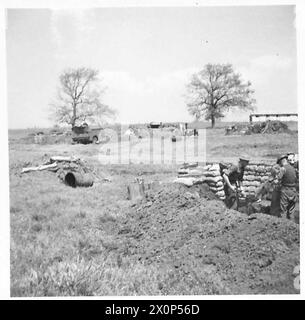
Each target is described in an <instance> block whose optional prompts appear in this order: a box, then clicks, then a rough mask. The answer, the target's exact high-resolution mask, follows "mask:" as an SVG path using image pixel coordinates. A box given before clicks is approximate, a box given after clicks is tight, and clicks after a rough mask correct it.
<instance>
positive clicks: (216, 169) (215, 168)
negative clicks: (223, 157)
mask: <svg viewBox="0 0 305 320" xmlns="http://www.w3.org/2000/svg"><path fill="white" fill-rule="evenodd" d="M209 171H218V172H220V167H219V164H218V163H214V164H213V165H212V166H211V167H210V168H209Z"/></svg>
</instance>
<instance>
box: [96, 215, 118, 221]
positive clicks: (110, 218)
mask: <svg viewBox="0 0 305 320" xmlns="http://www.w3.org/2000/svg"><path fill="white" fill-rule="evenodd" d="M98 221H99V223H106V222H116V218H115V217H114V216H113V215H111V214H109V213H104V214H103V215H100V216H99V217H98Z"/></svg>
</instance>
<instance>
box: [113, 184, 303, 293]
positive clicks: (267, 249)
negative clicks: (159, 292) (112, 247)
mask: <svg viewBox="0 0 305 320" xmlns="http://www.w3.org/2000/svg"><path fill="white" fill-rule="evenodd" d="M132 209H133V210H132V211H131V212H130V214H129V215H128V217H127V218H126V220H124V221H122V223H121V225H120V228H119V231H118V234H117V237H118V238H117V240H118V242H120V243H123V244H124V250H123V251H122V252H124V254H125V255H128V256H129V257H130V256H132V257H134V258H135V259H136V260H138V261H142V262H143V263H144V264H149V265H151V264H157V265H158V267H159V268H167V269H168V268H171V269H172V270H173V271H174V274H175V277H176V280H177V283H179V282H180V283H181V281H182V282H183V281H188V283H190V282H192V283H196V284H197V286H198V284H199V286H200V288H202V290H201V291H200V292H198V294H255V293H261V294H262V293H264V294H265V293H268V294H270V293H286V294H288V293H297V292H296V289H295V288H294V286H293V279H294V276H293V269H294V268H295V266H296V265H298V264H299V228H298V225H297V224H295V223H293V222H291V221H288V220H285V219H279V218H277V217H272V216H269V215H265V214H253V215H251V216H247V215H245V214H242V213H240V212H237V211H234V210H229V209H227V208H226V207H225V205H224V204H223V202H222V201H220V200H216V199H215V196H214V194H213V193H211V192H209V191H208V189H207V188H205V187H204V186H203V187H202V186H201V187H200V186H196V187H194V188H193V187H192V188H187V187H185V186H183V185H179V184H167V185H163V186H162V188H160V190H157V191H154V192H151V193H150V194H148V195H147V199H146V200H145V201H144V200H143V201H141V202H139V203H138V204H136V205H135V206H134V207H133V208H132ZM173 286H175V285H174V284H173ZM165 294H167V293H166V292H165Z"/></svg>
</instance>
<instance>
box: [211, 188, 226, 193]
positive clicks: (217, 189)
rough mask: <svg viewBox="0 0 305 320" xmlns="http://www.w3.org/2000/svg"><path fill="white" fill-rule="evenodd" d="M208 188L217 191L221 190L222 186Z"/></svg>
mask: <svg viewBox="0 0 305 320" xmlns="http://www.w3.org/2000/svg"><path fill="white" fill-rule="evenodd" d="M210 189H211V190H212V191H213V192H219V191H222V190H223V187H218V188H215V187H210Z"/></svg>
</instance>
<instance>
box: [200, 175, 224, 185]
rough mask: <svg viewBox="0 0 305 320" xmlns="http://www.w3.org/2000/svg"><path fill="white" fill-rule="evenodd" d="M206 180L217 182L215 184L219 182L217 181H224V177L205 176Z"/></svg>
mask: <svg viewBox="0 0 305 320" xmlns="http://www.w3.org/2000/svg"><path fill="white" fill-rule="evenodd" d="M204 181H206V182H207V183H215V184H217V182H219V181H222V177H221V176H216V177H205V179H204Z"/></svg>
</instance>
